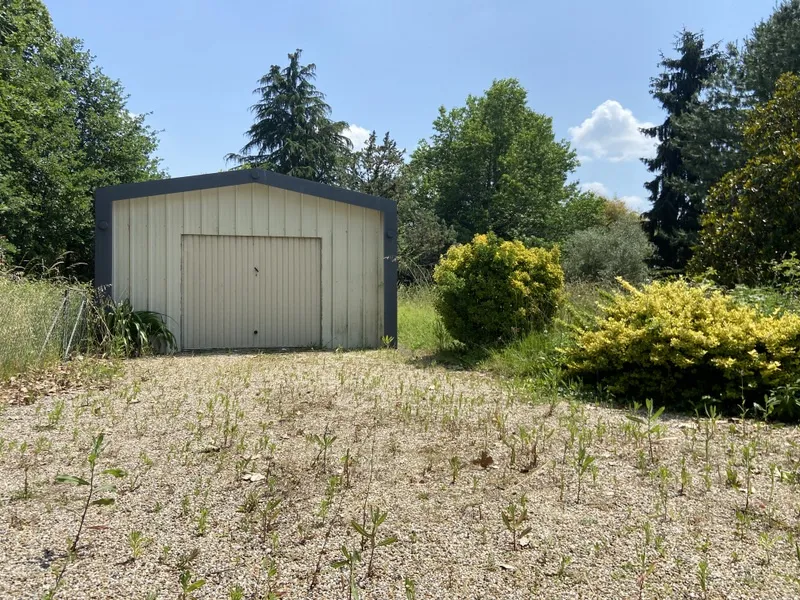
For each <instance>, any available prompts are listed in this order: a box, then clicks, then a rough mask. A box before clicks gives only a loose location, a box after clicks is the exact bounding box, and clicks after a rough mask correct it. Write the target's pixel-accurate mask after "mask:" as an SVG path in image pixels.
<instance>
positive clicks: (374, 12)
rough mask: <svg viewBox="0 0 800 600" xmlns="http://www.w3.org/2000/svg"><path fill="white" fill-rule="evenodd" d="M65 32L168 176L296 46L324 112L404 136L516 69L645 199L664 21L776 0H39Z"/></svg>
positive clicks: (735, 32) (616, 190)
mask: <svg viewBox="0 0 800 600" xmlns="http://www.w3.org/2000/svg"><path fill="white" fill-rule="evenodd" d="M46 3H47V6H48V8H49V9H50V11H51V14H52V17H53V20H54V22H55V25H56V27H57V28H58V29H59V31H61V32H62V33H64V34H66V35H70V36H76V37H80V38H83V39H84V40H85V42H86V47H87V48H88V49H90V50H91V51H92V53H93V54H94V55H95V56H96V57H97V63H98V64H99V65H100V66H101V67H102V68H103V70H104V71H105V72H106V74H108V75H110V76H112V77H114V78H117V79H120V80H121V81H122V83H123V85H124V86H125V88H126V90H127V92H128V93H129V94H130V100H129V108H130V110H131V111H133V112H137V113H143V112H151V113H152V115H151V116H150V117H149V119H148V121H149V123H150V124H151V125H152V126H154V127H155V128H156V129H158V130H161V133H160V139H161V146H160V149H159V155H160V156H161V157H162V158H163V160H164V163H163V164H164V166H165V167H166V168H167V169H168V170H169V173H170V174H171V175H172V176H181V175H192V174H197V173H205V172H213V171H218V170H220V169H223V168H225V163H224V161H223V156H224V155H225V154H226V153H228V152H231V151H235V150H238V149H239V148H240V147H241V146H242V144H243V142H244V137H243V132H244V131H245V130H246V129H247V127H249V125H250V123H251V116H250V114H249V112H248V107H249V106H250V105H251V104H252V103H253V101H254V97H253V96H252V94H251V92H252V89H253V88H254V87H255V85H256V81H257V79H258V78H259V77H260V76H261V75H262V74H263V73H265V72H266V71H267V70H268V69H269V66H270V65H272V64H276V63H277V64H281V65H283V64H285V63H286V62H287V60H286V55H287V54H288V53H289V52H292V51H294V49H295V48H302V49H303V59H304V61H305V62H314V63H316V65H317V70H318V79H317V85H318V87H319V89H320V90H321V91H323V92H324V93H325V94H326V95H327V100H328V102H329V104H330V105H331V106H332V108H333V116H334V118H336V119H340V120H344V121H347V122H348V123H351V124H352V126H353V127H352V129H351V133H352V137H353V138H354V140H355V141H356V143H358V142H359V141H360V140H361V139H363V137H364V134H365V131H366V130H371V129H376V130H377V131H378V132H379V133H382V132H384V131H386V130H389V131H390V132H391V134H392V136H393V137H394V138H395V139H396V140H397V141H398V143H399V144H400V145H401V146H402V147H405V148H406V149H408V150H409V151H411V150H413V148H414V147H415V146H416V145H417V142H418V141H419V140H420V139H421V138H424V137H427V136H428V135H430V133H431V123H432V122H433V119H434V118H435V116H436V111H437V108H438V107H439V106H440V105H445V106H446V107H448V108H449V107H453V106H457V105H461V104H463V102H464V99H465V98H466V96H467V95H468V94H470V93H472V94H480V93H481V92H482V91H483V90H485V89H486V88H487V87H489V85H491V82H492V80H493V79H496V78H502V77H516V78H518V79H519V80H520V81H521V83H522V85H524V86H525V88H526V89H527V90H528V93H529V104H530V106H531V108H533V109H534V110H536V111H538V112H542V113H545V114H547V115H549V116H551V117H552V118H553V125H554V128H555V131H556V135H557V136H558V137H560V138H564V139H568V140H570V141H571V142H572V143H573V145H574V146H575V147H576V148H577V150H578V153H579V155H580V156H581V158H582V163H583V164H582V166H581V167H580V169H579V170H578V171H577V173H576V175H575V178H576V179H579V180H580V181H581V182H582V183H583V184H584V185H585V186H588V187H592V188H594V189H596V190H599V191H602V192H604V193H607V194H610V195H617V196H619V197H623V198H625V199H626V201H628V202H629V204H631V205H632V206H636V207H638V208H646V203H644V202H643V200H642V199H643V198H644V197H645V196H646V193H645V191H644V189H643V188H642V185H643V183H644V182H645V181H646V180H647V178H648V173H647V172H646V170H645V168H644V166H643V165H642V164H641V163H640V162H639V161H638V160H637V158H638V157H639V156H641V155H642V154H647V153H648V152H650V151H651V144H649V143H648V142H647V140H645V139H643V138H642V137H641V136H640V135H638V134H637V130H636V128H637V126H638V125H641V124H644V123H652V122H658V121H660V120H662V118H663V115H662V114H661V111H660V110H659V108H658V106H657V105H656V103H655V102H654V101H653V100H652V99H651V98H650V96H649V94H648V82H649V78H650V77H652V76H654V75H656V74H657V72H658V69H657V62H658V60H659V51H660V50H663V51H665V52H669V51H670V50H671V44H672V41H673V38H674V35H675V34H676V32H678V31H679V30H680V29H681V27H683V26H686V27H687V28H689V29H692V30H701V29H702V30H703V31H704V32H705V33H706V39H707V40H708V41H719V40H724V41H726V42H727V41H732V40H741V39H742V38H743V37H745V36H746V35H747V34H748V33H749V32H750V30H751V29H752V27H753V25H754V24H755V23H756V22H757V21H760V20H761V19H763V18H766V17H767V16H768V15H769V14H770V13H771V11H772V8H773V6H774V0H739V1H734V0H672V1H671V2H654V1H653V0H607V1H606V2H597V1H596V0H572V1H569V0H567V1H561V2H551V1H547V2H544V1H540V0H528V1H513V2H512V1H503V0H494V1H491V0H489V1H485V2H476V1H471V0H458V1H450V0H442V1H436V0H425V1H420V0H403V1H402V2H384V1H380V0H363V1H361V0H359V1H345V0H339V1H330V0H329V1H328V2H325V1H322V0H312V1H308V2H302V3H300V2H296V1H295V2H292V1H291V0H282V1H280V2H275V1H271V0H270V1H267V0H262V1H257V0H255V1H240V0H237V1H236V2H223V1H215V2H211V1H205V0H160V1H157V2H156V1H153V0H138V1H137V2H123V1H121V0H108V1H101V0H50V1H49V2H46Z"/></svg>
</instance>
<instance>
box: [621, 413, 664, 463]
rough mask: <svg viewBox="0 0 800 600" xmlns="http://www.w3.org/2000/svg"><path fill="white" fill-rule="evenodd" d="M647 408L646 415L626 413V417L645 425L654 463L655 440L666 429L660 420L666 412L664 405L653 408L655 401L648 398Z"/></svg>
mask: <svg viewBox="0 0 800 600" xmlns="http://www.w3.org/2000/svg"><path fill="white" fill-rule="evenodd" d="M645 408H646V413H645V416H644V417H640V416H639V415H637V414H634V413H625V418H627V419H628V420H630V421H633V422H634V423H637V424H639V425H641V426H642V427H644V436H645V437H647V451H648V454H649V455H650V463H651V464H653V463H655V455H654V453H653V440H654V439H658V438H659V437H661V434H662V433H663V431H664V427H663V426H662V425H661V424H660V423H659V422H658V420H659V419H660V418H661V415H662V414H663V413H664V407H663V406H662V407H661V408H659V409H658V410H655V409H654V408H653V401H652V400H651V399H650V398H648V399H647V400H645Z"/></svg>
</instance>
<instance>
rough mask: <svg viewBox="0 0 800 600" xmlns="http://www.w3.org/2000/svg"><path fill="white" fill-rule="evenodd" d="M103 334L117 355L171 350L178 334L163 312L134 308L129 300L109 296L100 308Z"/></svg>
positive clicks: (104, 340)
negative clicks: (118, 299) (165, 318)
mask: <svg viewBox="0 0 800 600" xmlns="http://www.w3.org/2000/svg"><path fill="white" fill-rule="evenodd" d="M100 315H101V317H102V318H101V319H100V321H101V327H100V329H101V331H100V334H101V338H103V343H104V345H105V346H106V347H107V349H108V350H109V351H110V352H111V353H112V354H115V355H117V356H139V355H141V354H144V353H146V352H148V351H150V350H158V351H162V352H171V351H172V350H174V349H175V347H176V344H175V336H174V335H172V332H171V331H170V330H169V327H167V324H166V323H165V322H164V317H163V315H161V314H159V313H157V312H153V311H150V310H133V307H132V306H131V303H130V302H129V301H128V300H123V301H122V302H113V301H111V300H109V301H108V302H107V303H106V305H105V306H103V307H102V309H101V310H100Z"/></svg>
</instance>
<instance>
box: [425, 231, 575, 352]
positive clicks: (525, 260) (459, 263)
mask: <svg viewBox="0 0 800 600" xmlns="http://www.w3.org/2000/svg"><path fill="white" fill-rule="evenodd" d="M433 278H434V281H435V282H436V284H437V298H436V310H437V311H438V312H439V314H440V315H441V317H442V322H443V323H444V325H445V327H446V328H447V330H448V332H450V335H452V336H453V338H455V339H456V340H458V341H461V342H463V343H465V344H468V345H480V344H492V343H496V342H498V341H500V340H505V341H509V340H511V339H512V338H515V337H517V336H519V335H523V334H527V333H528V332H530V331H533V330H541V329H543V328H544V326H545V325H546V324H547V323H549V322H550V321H551V320H552V318H553V315H554V314H555V312H556V309H557V308H558V303H559V301H560V299H561V295H562V289H563V286H564V274H563V272H562V270H561V265H560V264H559V252H558V249H557V248H556V249H553V250H545V249H543V248H526V247H525V246H524V245H523V244H522V243H521V242H518V241H514V242H508V241H503V240H501V239H499V238H498V237H497V236H495V235H494V234H492V233H490V234H488V235H476V236H475V238H474V239H473V240H472V242H471V243H469V244H463V245H462V244H459V245H456V246H453V247H451V248H450V249H449V250H448V251H447V254H446V255H445V256H444V257H442V260H441V261H440V262H439V264H438V265H437V266H436V269H435V270H434V273H433Z"/></svg>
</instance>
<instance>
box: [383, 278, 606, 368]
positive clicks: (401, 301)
mask: <svg viewBox="0 0 800 600" xmlns="http://www.w3.org/2000/svg"><path fill="white" fill-rule="evenodd" d="M602 293H603V290H602V288H600V287H598V286H596V285H589V284H575V285H570V286H569V287H568V288H567V292H566V296H567V298H566V300H567V301H566V302H565V303H564V304H563V306H562V308H561V310H560V311H559V314H558V316H557V318H556V321H555V322H554V323H553V324H552V325H551V326H550V327H549V328H548V329H547V330H546V331H543V332H533V333H530V334H528V335H526V336H523V337H520V338H519V339H517V340H514V341H512V342H511V343H509V344H507V345H505V346H501V347H497V348H477V349H469V350H467V349H465V348H463V347H462V346H460V344H458V343H457V342H454V341H453V340H452V338H450V337H449V336H448V335H447V332H446V331H445V330H444V327H443V326H442V324H441V321H440V319H439V316H438V315H437V313H436V309H435V308H434V297H435V296H434V294H435V292H434V289H433V288H432V287H417V288H402V289H401V290H400V294H399V298H398V339H399V343H400V347H401V348H402V349H405V350H410V351H412V352H413V353H415V354H416V355H417V356H418V357H420V358H422V359H424V360H427V361H429V362H434V361H435V362H437V363H439V364H444V365H457V366H461V367H464V368H470V369H479V370H483V371H489V372H491V373H494V374H496V375H500V376H503V377H534V378H536V377H541V376H543V375H545V374H546V373H548V372H550V371H551V370H552V369H553V368H554V367H555V366H556V364H557V363H558V348H559V347H561V346H564V345H565V344H568V343H569V339H570V335H569V327H570V325H571V324H573V323H575V322H576V320H580V319H584V318H586V316H587V315H591V314H593V313H594V312H595V311H596V305H597V302H598V301H599V300H600V298H601V296H602Z"/></svg>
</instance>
